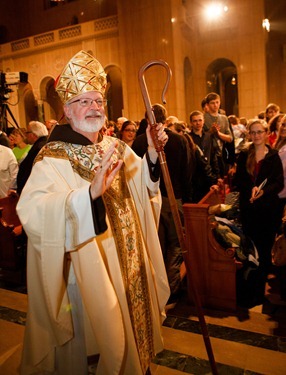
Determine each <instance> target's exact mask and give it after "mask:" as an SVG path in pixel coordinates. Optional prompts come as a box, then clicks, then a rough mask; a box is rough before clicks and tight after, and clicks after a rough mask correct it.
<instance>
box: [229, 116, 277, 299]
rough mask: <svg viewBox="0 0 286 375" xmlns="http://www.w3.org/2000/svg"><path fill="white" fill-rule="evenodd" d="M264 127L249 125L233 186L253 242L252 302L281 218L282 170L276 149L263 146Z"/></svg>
mask: <svg viewBox="0 0 286 375" xmlns="http://www.w3.org/2000/svg"><path fill="white" fill-rule="evenodd" d="M267 130H268V129H267V124H266V123H265V122H264V121H263V120H259V119H255V120H253V121H252V122H251V123H250V125H249V135H250V140H251V141H252V142H251V143H250V144H249V146H248V147H247V148H246V149H245V150H243V151H241V152H240V154H239V156H238V159H237V169H236V174H235V178H234V185H235V186H236V188H237V190H238V191H239V192H240V201H239V207H240V215H241V217H240V218H241V224H242V229H243V232H244V234H245V235H247V236H249V237H250V238H251V239H252V241H253V242H254V244H255V246H256V248H257V251H258V255H259V272H258V273H257V274H256V276H257V278H258V277H259V279H260V281H261V282H258V280H256V282H257V285H256V286H257V288H256V296H255V298H256V302H255V303H254V304H259V303H261V302H262V301H263V296H264V289H265V281H266V278H267V275H268V273H269V271H270V266H271V248H272V246H273V243H274V239H275V235H276V233H277V231H278V229H279V226H280V224H281V219H282V205H281V201H280V200H279V197H278V193H279V192H280V191H281V190H282V189H283V186H284V177H283V167H282V163H281V160H280V158H279V155H278V152H277V150H273V149H271V148H270V147H269V146H268V145H267V144H266V142H267Z"/></svg>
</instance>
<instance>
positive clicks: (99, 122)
mask: <svg viewBox="0 0 286 375" xmlns="http://www.w3.org/2000/svg"><path fill="white" fill-rule="evenodd" d="M104 121H105V119H104V117H103V116H102V117H101V118H95V119H93V120H88V121H87V120H83V121H81V122H80V124H75V126H76V127H77V128H78V129H80V130H81V131H84V132H87V133H95V132H99V131H100V129H101V128H102V127H103V124H104Z"/></svg>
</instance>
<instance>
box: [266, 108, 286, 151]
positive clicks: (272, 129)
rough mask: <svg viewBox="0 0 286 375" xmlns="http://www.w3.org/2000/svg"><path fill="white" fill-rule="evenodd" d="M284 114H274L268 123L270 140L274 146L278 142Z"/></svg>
mask: <svg viewBox="0 0 286 375" xmlns="http://www.w3.org/2000/svg"><path fill="white" fill-rule="evenodd" d="M283 116H284V114H283V113H279V114H278V115H275V116H273V117H272V118H271V119H270V120H269V123H268V126H269V135H268V142H269V144H270V146H271V147H274V143H275V142H276V139H277V135H278V130H279V127H280V124H281V121H282V118H283Z"/></svg>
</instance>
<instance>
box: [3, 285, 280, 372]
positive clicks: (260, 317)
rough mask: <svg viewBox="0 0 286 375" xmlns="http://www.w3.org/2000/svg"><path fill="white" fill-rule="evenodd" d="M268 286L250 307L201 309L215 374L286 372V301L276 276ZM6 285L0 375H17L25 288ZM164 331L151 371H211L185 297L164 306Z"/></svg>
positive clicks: (23, 319) (23, 321)
mask: <svg viewBox="0 0 286 375" xmlns="http://www.w3.org/2000/svg"><path fill="white" fill-rule="evenodd" d="M269 284H271V285H267V287H266V297H267V299H266V302H265V303H264V304H263V305H260V306H256V307H254V308H252V309H250V310H248V309H242V308H238V309H237V311H236V312H235V313H227V312H225V311H215V310H207V309H204V317H205V321H206V324H207V328H208V333H209V337H210V342H211V347H212V351H213V354H214V357H215V361H216V366H217V370H218V374H223V375H224V374H225V375H229V374H230V375H232V374H235V375H236V374H237V375H238V374H267V375H285V374H286V302H284V301H282V300H281V299H280V297H279V294H278V293H277V290H276V286H275V280H274V281H273V280H272V283H269ZM5 288H6V289H5ZM9 289H10V290H9ZM9 289H7V286H5V285H2V288H1V289H0V374H1V375H16V374H19V362H20V356H21V349H22V342H23V335H24V330H25V319H26V311H27V295H26V294H25V293H23V292H25V290H23V288H11V287H10V288H9ZM163 335H164V343H165V345H164V350H163V352H161V353H159V354H158V355H157V356H156V358H155V359H154V361H153V363H152V365H151V373H152V375H183V374H211V373H212V372H211V368H210V366H209V361H208V356H207V352H206V348H205V345H204V339H203V336H202V335H201V330H200V324H199V322H198V318H197V314H196V309H195V308H194V307H193V306H191V305H190V304H189V303H188V301H187V297H186V295H184V294H183V295H182V296H181V298H180V300H179V301H178V303H177V305H176V306H175V308H173V309H171V310H168V313H167V318H166V320H165V322H164V326H163ZM67 375H68V374H67ZM79 375H80V374H79ZM125 375H136V374H125Z"/></svg>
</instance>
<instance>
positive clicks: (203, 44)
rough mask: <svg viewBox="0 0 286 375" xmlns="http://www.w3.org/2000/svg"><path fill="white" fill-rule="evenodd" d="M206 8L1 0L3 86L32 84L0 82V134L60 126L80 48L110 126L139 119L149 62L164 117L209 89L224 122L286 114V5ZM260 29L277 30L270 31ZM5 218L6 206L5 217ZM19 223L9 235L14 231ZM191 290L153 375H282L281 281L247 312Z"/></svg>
mask: <svg viewBox="0 0 286 375" xmlns="http://www.w3.org/2000/svg"><path fill="white" fill-rule="evenodd" d="M2 3H3V4H2ZM207 3H209V1H196V0H168V1H166V0H156V1H153V0H147V1H144V2H143V1H141V0H140V1H135V2H134V1H129V0H41V1H34V0H26V1H22V0H14V1H10V0H1V5H2V9H5V10H6V11H1V12H0V71H1V72H3V73H5V75H6V79H7V78H8V77H10V75H9V73H11V72H12V73H13V72H24V73H26V76H25V77H24V79H23V80H22V79H20V80H19V82H17V83H16V84H15V83H11V84H9V83H8V84H7V82H4V83H3V82H1V84H2V85H4V86H5V88H4V89H3V87H1V92H0V95H3V93H4V94H5V95H6V94H8V96H7V97H3V96H2V98H0V99H1V100H0V104H1V107H2V108H1V111H2V112H1V128H0V130H7V129H8V128H11V126H12V127H13V126H15V124H16V125H17V126H20V127H21V128H25V127H26V124H28V123H29V121H31V120H38V121H42V122H45V121H46V120H48V119H51V118H53V119H57V120H58V121H59V123H61V121H62V118H63V112H62V107H61V104H60V101H59V98H58V97H57V96H56V93H55V89H54V84H55V81H56V79H57V77H58V75H59V72H60V71H61V70H62V68H63V66H64V62H65V61H67V60H68V59H69V58H70V57H71V56H73V55H74V54H75V53H76V52H77V51H79V50H81V49H85V50H87V51H89V52H90V53H92V54H94V55H95V56H96V57H98V58H99V60H100V61H102V62H103V65H104V69H105V71H106V73H107V81H108V85H107V99H108V103H109V104H108V108H107V112H108V117H109V119H110V120H114V121H115V120H116V118H117V117H119V116H125V117H127V118H131V119H133V120H134V121H135V120H136V121H140V120H141V119H142V118H143V117H144V111H145V109H144V103H143V101H142V97H141V93H140V87H139V84H138V71H139V69H140V67H141V66H142V65H143V64H144V63H145V62H146V61H149V60H152V59H163V60H164V61H168V63H169V65H170V67H171V70H172V73H173V76H172V81H171V86H170V88H169V90H168V93H167V104H166V108H167V110H168V113H169V114H170V115H176V116H177V117H178V118H180V119H182V120H184V121H186V120H187V119H188V116H189V113H190V112H191V111H193V110H195V109H198V108H200V106H201V100H202V98H203V97H205V95H206V94H207V93H208V92H212V91H216V92H219V93H220V95H221V99H222V107H223V108H224V109H225V111H226V114H227V115H232V114H235V115H236V116H240V117H246V118H254V117H255V116H257V115H258V113H259V112H261V111H263V110H264V109H265V108H266V106H267V104H268V103H269V102H274V103H278V104H279V105H280V107H281V109H282V110H283V112H284V111H286V103H285V97H286V86H285V85H283V82H284V81H285V77H286V39H285V36H286V26H285V25H286V22H285V21H286V2H285V0H279V1H275V2H274V1H272V0H240V1H239V2H238V1H234V0H228V1H225V2H224V3H225V7H227V8H225V14H224V18H223V19H220V22H218V23H216V22H215V21H214V20H212V21H210V22H207V21H205V20H203V19H202V18H201V12H202V9H203V7H204V6H205V5H207ZM23 15H25V16H23ZM218 17H219V16H218V15H217V18H218ZM265 20H268V21H270V24H271V29H270V30H268V29H267V28H268V26H269V25H268V24H267V23H265V22H264V24H263V21H265ZM155 36H156V37H155ZM22 77H23V76H22ZM146 78H147V83H148V88H149V92H150V96H151V97H152V99H153V98H154V101H157V102H159V101H160V100H161V99H160V95H161V92H162V89H163V86H164V82H165V75H164V72H162V71H161V70H160V69H154V71H153V72H150V75H149V74H148V77H146ZM7 88H8V89H9V90H7ZM3 90H4V92H3ZM7 104H8V108H9V112H8V113H6V111H7ZM4 112H5V113H4ZM4 114H5V117H4ZM1 216H2V215H1V204H0V220H1ZM13 225H14V226H13V228H12V231H13V230H14V229H15V228H16V227H17V225H19V223H17V224H15V223H14V224H13ZM1 230H2V229H1V228H0V236H1V233H3V232H1ZM198 231H200V229H198ZM15 233H16V232H13V236H14V239H13V241H15V236H16V237H17V233H16V235H15ZM18 239H19V237H18ZM5 241H6V240H5V239H4V238H3V236H2V239H1V238H0V332H1V333H0V374H3V375H18V374H20V372H19V366H20V361H21V352H22V348H23V338H24V331H25V323H26V314H27V309H28V295H27V285H26V278H25V248H22V247H21V246H22V244H21V243H20V244H19V243H18V242H17V244H16V245H14V244H13V246H16V247H17V252H18V253H17V254H18V255H17V256H19V251H20V260H19V259H17V260H16V261H15V259H12V263H13V265H12V267H11V266H9V265H8V266H7V264H8V263H7V259H8V258H9V256H10V255H11V252H13V251H14V250H11V249H10V248H9V250H7V249H8V245H7V242H5ZM13 249H14V247H13ZM19 249H20V250H19ZM8 251H9V252H10V253H9V254H10V255H9V254H8ZM7 254H8V256H7ZM13 256H14V253H13ZM13 256H12V258H13ZM7 257H8V258H7ZM10 260H11V257H10V258H9V261H10ZM228 263H229V261H228ZM219 267H223V266H221V265H219ZM231 267H233V265H232V266H231ZM221 270H222V269H221V268H219V269H218V272H217V274H219V273H220V272H221ZM233 272H234V273H233ZM233 272H232V277H233V275H234V279H233V280H234V281H233V283H234V284H233V285H234V286H233V288H234V289H233V290H234V291H235V271H233ZM217 274H216V275H217ZM218 277H219V276H218ZM196 281H198V280H196ZM189 283H190V279H188V276H187V277H185V279H184V287H183V292H182V293H181V295H180V297H179V299H178V301H177V303H176V305H175V306H173V307H172V308H170V309H168V310H167V311H166V319H165V321H164V323H163V326H162V334H163V339H164V350H163V351H162V352H160V353H158V354H157V355H156V357H155V358H154V359H153V361H152V364H151V368H150V370H151V374H152V375H183V374H195V375H206V374H211V373H213V374H216V373H217V374H220V375H224V374H225V375H243V374H245V375H246V374H248V375H284V374H286V301H285V300H283V299H282V298H281V296H280V290H279V284H278V280H277V279H276V277H275V276H274V275H273V276H272V277H271V275H270V276H269V278H268V281H267V283H266V288H265V300H264V302H263V303H262V304H260V305H257V306H254V307H250V308H248V307H243V306H239V305H238V304H236V297H235V292H234V294H233V295H232V296H231V298H233V299H232V300H230V299H229V300H228V301H226V302H225V300H224V302H221V301H222V300H223V296H222V298H221V299H220V294H223V293H224V290H225V289H227V288H225V286H226V285H221V284H219V285H218V286H217V290H216V293H217V296H216V298H217V299H216V301H215V302H214V300H212V299H211V298H209V296H207V297H206V295H205V292H204V291H202V287H201V286H200V285H199V284H197V283H196V282H194V285H193V286H192V287H193V288H194V289H196V288H198V290H199V297H200V298H202V300H201V301H202V306H197V305H196V303H194V300H193V299H192V297H191V296H190V293H189V285H188V284H189ZM229 283H231V281H230V279H229ZM224 284H228V279H226V281H224ZM208 298H209V299H208ZM227 298H229V297H227ZM217 301H218V302H217ZM228 302H229V303H228ZM201 315H202V316H203V319H200V318H201V317H202V316H201ZM201 320H203V322H202V321H201ZM212 355H213V356H212ZM214 368H215V370H214ZM95 372H96V365H93V364H92V365H90V366H89V375H92V374H95ZM79 375H80V374H79ZM124 375H136V374H124Z"/></svg>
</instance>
